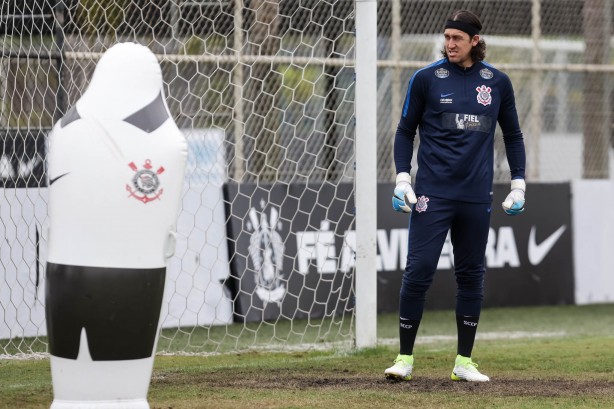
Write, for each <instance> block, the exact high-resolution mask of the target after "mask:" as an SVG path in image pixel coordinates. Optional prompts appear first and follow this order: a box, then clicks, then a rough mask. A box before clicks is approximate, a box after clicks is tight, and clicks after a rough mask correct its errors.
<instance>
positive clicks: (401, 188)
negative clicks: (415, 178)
mask: <svg viewBox="0 0 614 409" xmlns="http://www.w3.org/2000/svg"><path fill="white" fill-rule="evenodd" d="M396 184H397V185H396V187H395V188H394V194H393V195H392V208H393V209H394V210H396V211H397V212H403V213H411V205H413V204H415V203H416V202H417V201H418V199H416V194H415V193H414V189H412V188H411V176H409V173H407V172H401V173H399V174H398V175H397V180H396Z"/></svg>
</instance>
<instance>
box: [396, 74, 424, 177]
mask: <svg viewBox="0 0 614 409" xmlns="http://www.w3.org/2000/svg"><path fill="white" fill-rule="evenodd" d="M419 73H420V71H418V72H417V73H415V74H414V75H413V76H412V78H411V80H410V81H409V85H408V87H407V95H406V97H405V103H404V104H403V114H402V116H401V119H400V120H399V125H398V126H397V131H396V134H395V139H394V163H395V166H396V170H397V173H400V172H407V173H409V172H410V171H411V160H412V157H413V154H414V139H415V137H416V130H417V129H418V125H419V124H420V119H421V118H422V114H423V112H424V104H425V98H424V94H423V91H424V85H423V84H422V81H421V79H420V76H419V75H418V74H419Z"/></svg>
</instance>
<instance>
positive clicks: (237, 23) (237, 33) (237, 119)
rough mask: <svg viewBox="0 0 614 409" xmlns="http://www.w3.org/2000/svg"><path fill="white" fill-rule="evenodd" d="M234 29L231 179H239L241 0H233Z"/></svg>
mask: <svg viewBox="0 0 614 409" xmlns="http://www.w3.org/2000/svg"><path fill="white" fill-rule="evenodd" d="M234 21H235V29H234V46H233V47H234V54H235V56H236V61H237V63H236V65H235V68H234V70H232V72H233V75H234V87H233V98H234V103H235V106H234V110H233V115H234V121H233V125H234V142H235V155H234V167H233V172H234V174H233V179H234V180H235V181H237V182H238V181H240V180H241V179H242V178H243V172H244V169H245V156H244V153H243V150H244V148H243V133H244V125H245V119H244V117H243V83H244V81H245V80H244V77H243V65H242V62H241V53H242V52H243V4H242V2H241V0H235V18H234Z"/></svg>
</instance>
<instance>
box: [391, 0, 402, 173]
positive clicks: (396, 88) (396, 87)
mask: <svg viewBox="0 0 614 409" xmlns="http://www.w3.org/2000/svg"><path fill="white" fill-rule="evenodd" d="M391 50H392V60H393V61H399V60H401V0H392V38H391ZM391 85H392V101H391V104H392V107H391V110H390V111H391V112H392V114H391V116H390V129H391V133H390V134H391V135H394V134H395V132H396V130H397V123H396V122H395V119H396V118H400V117H401V104H402V101H401V68H400V67H398V66H397V67H394V68H393V69H392V84H391ZM390 155H391V158H392V146H391V152H390ZM390 176H391V177H392V178H394V177H395V176H396V168H395V166H394V160H391V161H390Z"/></svg>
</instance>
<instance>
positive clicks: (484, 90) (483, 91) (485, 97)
mask: <svg viewBox="0 0 614 409" xmlns="http://www.w3.org/2000/svg"><path fill="white" fill-rule="evenodd" d="M475 90H476V91H477V92H478V102H479V103H480V104H482V105H484V106H487V105H490V104H491V103H492V96H491V95H490V91H492V90H491V89H490V87H487V86H486V85H482V86H479V87H477V88H476V89H475Z"/></svg>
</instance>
